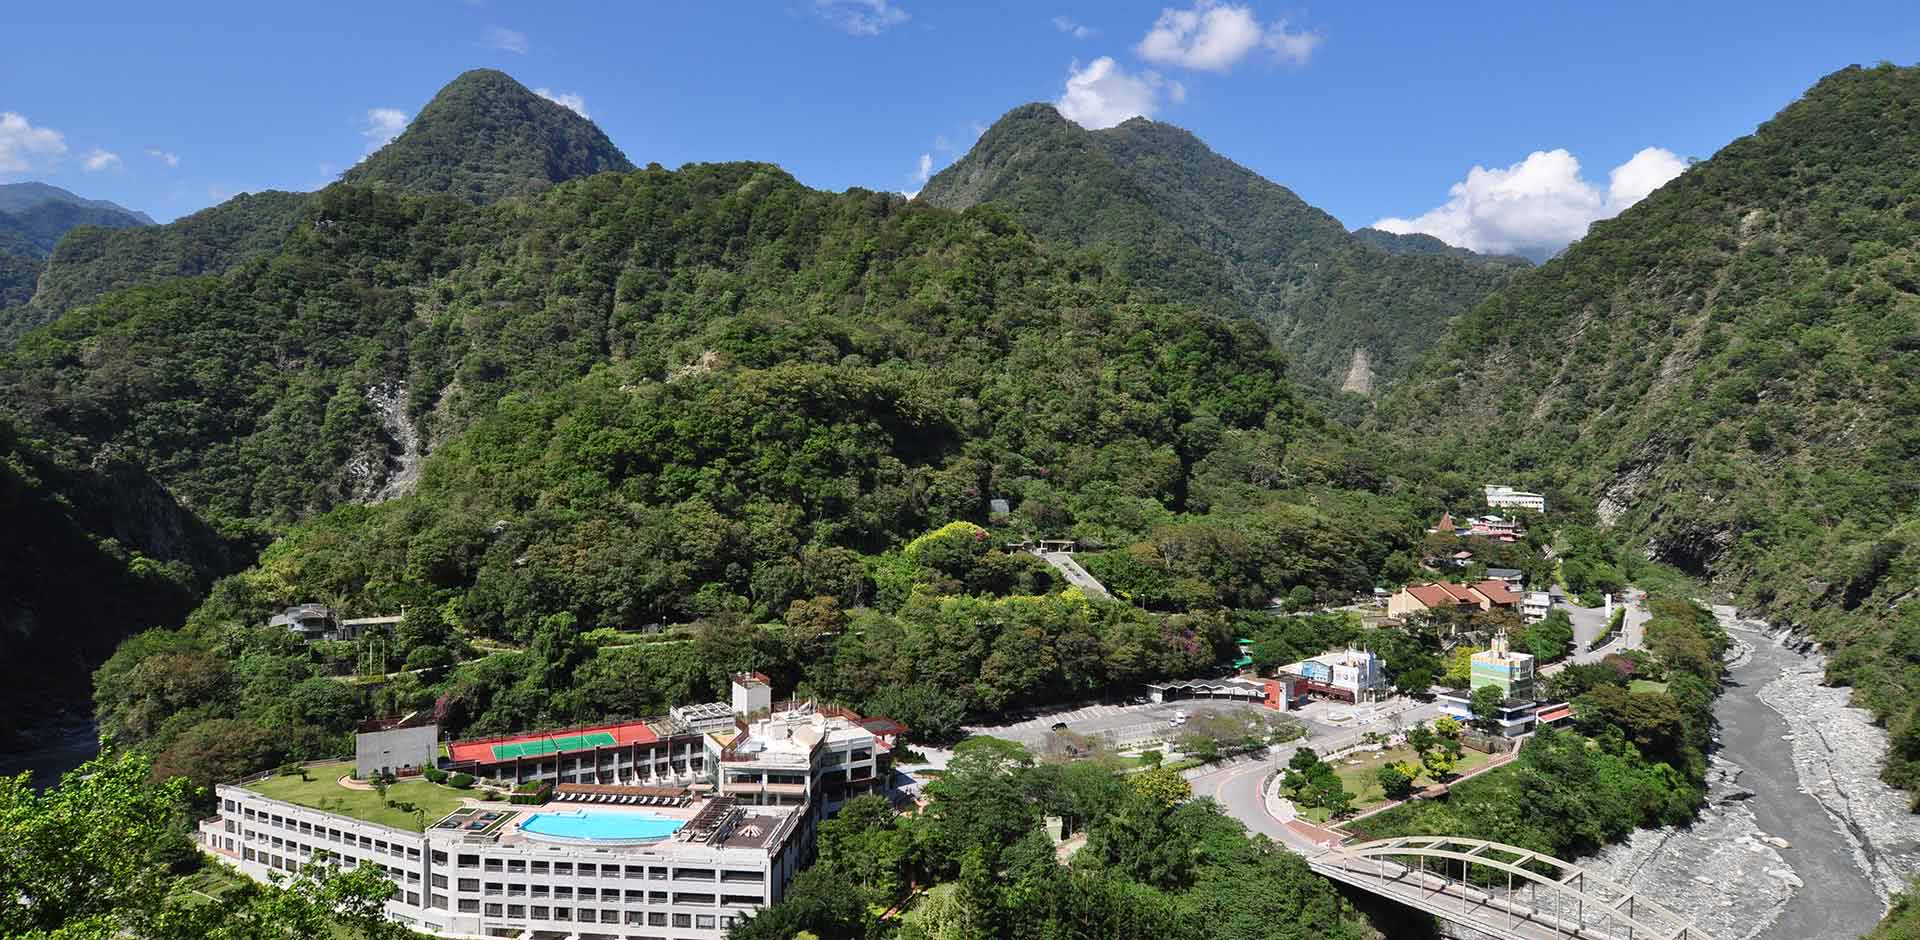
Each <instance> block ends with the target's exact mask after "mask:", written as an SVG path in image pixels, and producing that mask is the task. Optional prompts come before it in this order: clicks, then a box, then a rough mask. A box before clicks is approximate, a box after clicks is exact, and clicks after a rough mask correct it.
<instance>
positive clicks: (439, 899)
mask: <svg viewBox="0 0 1920 940" xmlns="http://www.w3.org/2000/svg"><path fill="white" fill-rule="evenodd" d="M432 901H433V906H434V907H437V908H439V909H441V910H443V911H444V910H446V909H447V896H446V895H444V894H436V895H434V896H433V897H432Z"/></svg>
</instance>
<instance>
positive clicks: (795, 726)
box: [708, 702, 892, 813]
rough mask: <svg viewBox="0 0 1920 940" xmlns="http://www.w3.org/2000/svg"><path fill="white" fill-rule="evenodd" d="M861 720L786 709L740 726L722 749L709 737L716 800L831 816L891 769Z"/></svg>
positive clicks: (824, 709) (831, 710)
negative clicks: (804, 807) (803, 808)
mask: <svg viewBox="0 0 1920 940" xmlns="http://www.w3.org/2000/svg"><path fill="white" fill-rule="evenodd" d="M862 720H863V719H862V718H861V717H860V715H858V714H856V713H854V712H851V711H848V710H846V709H842V708H836V707H834V706H831V705H817V704H815V703H813V702H788V703H783V704H781V705H777V706H774V707H772V708H770V709H769V710H768V713H767V715H766V717H764V718H759V719H756V720H754V721H751V722H745V723H744V727H741V728H740V729H739V731H738V733H736V734H734V735H733V736H732V737H730V738H728V739H727V740H726V741H724V742H722V741H721V740H720V738H719V737H717V736H715V735H711V734H710V735H708V758H709V762H710V763H711V764H712V765H714V766H717V768H718V784H719V792H720V793H721V794H722V795H724V796H730V797H733V798H735V799H737V800H739V801H740V802H741V803H742V804H743V805H799V804H806V803H811V804H813V805H814V806H815V807H816V808H817V809H818V811H820V812H823V813H824V812H831V811H832V810H833V809H834V808H835V807H837V806H839V804H840V803H841V802H843V801H845V800H846V799H847V798H848V797H850V796H852V795H853V794H855V793H859V792H864V791H868V790H872V789H875V788H877V787H879V786H880V785H881V784H882V782H883V781H884V780H885V778H886V775H887V773H888V772H889V771H890V770H891V768H892V758H891V755H890V753H889V748H888V747H887V745H885V744H884V743H882V742H881V741H880V739H879V738H877V737H876V736H875V735H874V733H873V732H872V731H869V730H867V728H866V727H864V726H863V725H862V724H861V721H862Z"/></svg>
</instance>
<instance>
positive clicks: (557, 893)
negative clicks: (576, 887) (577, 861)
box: [553, 885, 573, 901]
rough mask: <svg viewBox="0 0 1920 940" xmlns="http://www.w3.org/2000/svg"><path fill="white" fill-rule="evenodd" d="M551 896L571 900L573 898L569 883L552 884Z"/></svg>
mask: <svg viewBox="0 0 1920 940" xmlns="http://www.w3.org/2000/svg"><path fill="white" fill-rule="evenodd" d="M553 896H554V897H556V898H566V899H567V900H569V901H571V900H573V888H572V887H571V886H569V885H554V886H553Z"/></svg>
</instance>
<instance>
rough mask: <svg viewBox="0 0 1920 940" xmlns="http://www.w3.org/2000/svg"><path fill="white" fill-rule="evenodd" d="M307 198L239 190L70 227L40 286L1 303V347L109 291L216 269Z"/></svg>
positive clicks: (232, 261) (256, 245) (281, 233)
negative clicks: (169, 214) (218, 199)
mask: <svg viewBox="0 0 1920 940" xmlns="http://www.w3.org/2000/svg"><path fill="white" fill-rule="evenodd" d="M307 198H308V195H307V194H306V193H285V192H273V191H268V192H263V193H243V194H241V195H239V196H235V197H233V198H232V199H229V200H227V201H226V202H223V203H221V204H219V205H217V206H213V207H211V208H207V209H202V210H200V211H199V212H196V213H194V214H192V215H189V216H186V217H184V218H180V219H175V220H174V221H172V222H169V223H167V224H166V225H150V226H143V227H140V228H134V229H104V228H91V229H79V230H76V231H73V232H69V233H68V234H67V237H66V238H64V239H61V241H60V243H59V244H58V245H57V246H56V247H54V249H53V253H52V257H50V258H47V260H46V262H45V265H44V270H41V271H40V272H39V274H38V278H39V287H38V289H37V290H32V289H30V290H29V291H28V292H27V296H26V298H23V299H22V301H21V302H20V303H18V304H16V305H14V308H13V309H11V310H7V309H5V308H6V304H4V303H0V349H4V348H6V347H7V346H9V345H11V344H12V343H13V342H15V341H17V340H18V339H19V338H20V336H21V334H23V333H25V332H27V331H28V330H31V329H33V328H34V327H37V326H41V325H43V324H46V323H51V322H52V321H53V320H54V319H55V318H56V317H58V316H60V314H62V313H65V312H66V311H67V310H70V309H72V308H74V307H77V306H79V305H81V304H85V303H90V302H92V301H93V300H95V299H97V298H99V297H100V296H101V295H102V294H105V293H106V292H107V291H110V290H114V289H116V288H121V287H129V286H132V285H135V284H148V283H153V282H156V281H162V280H166V279H167V278H175V277H193V276H195V275H200V274H219V273H221V272H223V271H226V270H228V269H230V268H232V267H234V266H235V265H238V264H239V263H241V262H243V261H246V260H248V259H251V258H257V257H260V256H261V255H264V254H266V253H268V252H270V251H273V250H274V249H276V248H278V247H279V246H280V243H281V242H282V241H283V240H285V239H286V237H287V232H288V231H290V230H291V229H292V228H293V223H294V220H295V219H296V218H297V217H298V216H299V214H300V210H301V208H302V207H303V206H305V205H306V201H307ZM30 286H31V285H30Z"/></svg>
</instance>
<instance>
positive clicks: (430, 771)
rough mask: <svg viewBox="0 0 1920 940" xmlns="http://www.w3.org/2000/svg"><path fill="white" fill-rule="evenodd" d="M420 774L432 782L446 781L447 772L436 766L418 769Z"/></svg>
mask: <svg viewBox="0 0 1920 940" xmlns="http://www.w3.org/2000/svg"><path fill="white" fill-rule="evenodd" d="M420 776H422V777H425V778H427V779H428V780H429V781H431V782H433V783H446V782H447V772H446V771H444V770H441V769H440V768H438V767H428V768H426V769H424V770H422V771H420Z"/></svg>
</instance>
